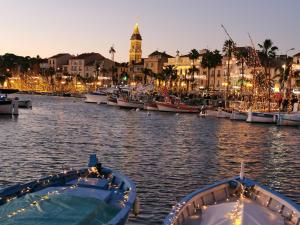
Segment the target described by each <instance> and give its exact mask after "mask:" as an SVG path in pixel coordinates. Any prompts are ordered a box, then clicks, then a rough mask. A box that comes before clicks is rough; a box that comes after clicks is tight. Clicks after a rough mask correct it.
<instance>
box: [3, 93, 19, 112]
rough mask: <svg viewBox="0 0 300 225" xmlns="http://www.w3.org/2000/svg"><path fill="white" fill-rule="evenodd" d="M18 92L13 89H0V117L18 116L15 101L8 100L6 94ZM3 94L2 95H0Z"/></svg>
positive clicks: (17, 107) (16, 101)
mask: <svg viewBox="0 0 300 225" xmlns="http://www.w3.org/2000/svg"><path fill="white" fill-rule="evenodd" d="M16 92H18V90H15V89H0V115H18V114H19V105H18V100H17V99H12V98H8V97H7V95H8V94H13V93H16ZM1 94H3V95H1Z"/></svg>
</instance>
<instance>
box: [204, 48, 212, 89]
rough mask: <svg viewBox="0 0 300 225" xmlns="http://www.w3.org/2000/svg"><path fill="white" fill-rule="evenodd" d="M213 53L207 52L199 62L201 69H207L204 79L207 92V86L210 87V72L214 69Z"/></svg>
mask: <svg viewBox="0 0 300 225" xmlns="http://www.w3.org/2000/svg"><path fill="white" fill-rule="evenodd" d="M213 60H214V58H213V52H211V51H209V50H207V51H206V52H205V53H204V55H203V57H202V61H201V66H202V67H203V68H207V75H206V77H207V79H206V88H207V90H209V86H210V70H211V69H212V68H213V67H214V65H213Z"/></svg>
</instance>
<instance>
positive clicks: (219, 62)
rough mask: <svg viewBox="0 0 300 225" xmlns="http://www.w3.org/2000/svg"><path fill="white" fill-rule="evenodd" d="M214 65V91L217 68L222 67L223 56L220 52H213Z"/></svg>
mask: <svg viewBox="0 0 300 225" xmlns="http://www.w3.org/2000/svg"><path fill="white" fill-rule="evenodd" d="M212 62H213V63H212V65H213V68H214V89H215V88H216V67H217V66H219V65H222V55H221V54H220V51H219V50H217V49H216V50H214V51H213V61H212Z"/></svg>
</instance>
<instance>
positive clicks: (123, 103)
mask: <svg viewBox="0 0 300 225" xmlns="http://www.w3.org/2000/svg"><path fill="white" fill-rule="evenodd" d="M117 105H118V106H120V107H121V108H130V109H144V103H143V102H140V101H137V100H132V99H128V98H123V97H120V98H117Z"/></svg>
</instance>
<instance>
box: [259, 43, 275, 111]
mask: <svg viewBox="0 0 300 225" xmlns="http://www.w3.org/2000/svg"><path fill="white" fill-rule="evenodd" d="M258 46H259V47H260V49H261V51H260V52H259V56H260V61H261V63H262V66H263V67H264V71H265V76H266V77H267V78H268V79H267V80H268V84H267V86H268V102H269V103H268V110H269V111H270V110H271V72H270V70H271V60H272V59H274V58H275V56H276V51H277V50H278V47H277V46H274V45H273V42H272V40H271V39H266V40H265V41H264V42H263V43H262V44H258Z"/></svg>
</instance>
